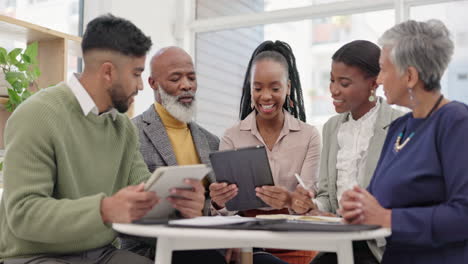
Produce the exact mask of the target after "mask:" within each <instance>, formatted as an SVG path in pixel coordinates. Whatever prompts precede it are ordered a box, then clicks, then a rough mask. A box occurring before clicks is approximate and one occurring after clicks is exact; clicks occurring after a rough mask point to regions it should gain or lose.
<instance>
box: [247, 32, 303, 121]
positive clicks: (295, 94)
mask: <svg viewBox="0 0 468 264" xmlns="http://www.w3.org/2000/svg"><path fill="white" fill-rule="evenodd" d="M265 51H272V52H273V53H267V54H266V53H262V52H265ZM261 53H262V54H261ZM274 53H279V54H280V55H281V56H282V57H283V58H284V60H285V61H286V63H287V65H284V66H285V67H287V69H288V78H289V80H290V82H291V92H290V96H289V97H290V100H291V101H292V103H293V107H290V105H289V101H288V100H286V101H285V102H284V105H283V108H284V109H286V111H288V112H289V113H291V115H293V116H294V117H295V118H298V119H300V120H301V121H303V122H305V121H306V114H305V109H304V100H303V95H302V87H301V80H300V78H299V73H298V71H297V66H296V58H295V57H294V54H293V52H292V49H291V47H290V46H289V44H287V43H286V42H283V41H279V40H277V41H275V42H273V41H271V40H267V41H264V42H263V43H261V44H260V45H259V46H258V47H257V48H256V49H255V50H254V52H253V54H252V57H251V58H250V61H249V64H248V66H247V70H246V73H245V79H244V84H243V87H242V97H241V103H240V113H239V117H240V119H241V120H244V118H246V117H247V116H248V115H249V114H250V113H251V112H252V111H253V110H252V108H251V100H252V97H251V93H250V91H251V84H250V79H251V76H250V74H251V70H252V65H253V64H254V63H255V62H256V61H257V59H259V60H261V59H264V58H271V59H273V60H275V61H278V62H279V63H281V64H283V63H282V60H278V58H276V57H275V56H274V55H272V54H274ZM259 54H260V56H258V55H259ZM262 55H264V56H262Z"/></svg>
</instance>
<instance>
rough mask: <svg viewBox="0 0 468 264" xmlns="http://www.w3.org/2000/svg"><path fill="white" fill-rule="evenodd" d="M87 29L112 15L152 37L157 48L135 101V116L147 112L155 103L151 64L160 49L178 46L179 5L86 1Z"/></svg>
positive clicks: (164, 0)
mask: <svg viewBox="0 0 468 264" xmlns="http://www.w3.org/2000/svg"><path fill="white" fill-rule="evenodd" d="M84 2H85V7H84V23H85V25H86V24H87V23H88V22H89V21H90V20H91V19H93V18H95V17H97V16H99V15H102V14H106V13H112V14H113V15H115V16H120V17H123V18H126V19H128V20H131V21H132V22H133V23H134V24H135V25H136V26H137V27H139V28H140V29H141V30H142V31H143V32H144V33H145V34H146V35H148V36H150V37H151V40H152V41H153V48H152V50H151V51H150V52H149V54H148V57H147V59H146V69H145V72H144V73H143V82H144V84H145V88H144V89H143V91H141V92H139V93H138V95H137V96H136V98H135V109H134V114H135V115H138V114H140V113H141V112H143V111H145V110H146V109H147V108H148V107H149V105H150V104H152V103H153V102H154V97H153V90H152V89H151V87H150V86H149V85H148V81H147V80H148V76H149V60H150V58H151V56H152V55H153V54H154V53H155V52H156V51H157V50H158V49H160V48H162V47H165V46H171V45H176V39H175V37H174V24H175V21H176V12H177V8H176V4H177V1H173V0H137V1H133V2H132V1H128V0H98V1H96V0H84Z"/></svg>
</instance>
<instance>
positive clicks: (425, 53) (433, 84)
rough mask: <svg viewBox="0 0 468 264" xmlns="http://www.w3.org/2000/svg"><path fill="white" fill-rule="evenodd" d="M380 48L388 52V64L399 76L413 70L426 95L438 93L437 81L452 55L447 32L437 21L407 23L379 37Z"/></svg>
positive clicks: (452, 46) (438, 81)
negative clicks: (388, 49) (390, 63)
mask: <svg viewBox="0 0 468 264" xmlns="http://www.w3.org/2000/svg"><path fill="white" fill-rule="evenodd" d="M378 42H379V44H380V45H381V46H383V47H384V48H385V47H388V48H390V60H391V62H392V63H393V64H394V65H395V67H396V68H397V70H398V71H399V72H400V74H403V72H404V71H405V70H406V69H408V67H410V66H413V67H415V68H416V69H417V71H418V73H419V78H420V79H421V80H422V81H423V83H424V89H425V90H426V91H433V90H439V89H440V79H441V78H442V75H443V74H444V71H445V70H446V69H447V66H448V64H449V62H450V59H451V58H452V55H453V49H454V45H453V42H452V40H451V39H450V32H449V31H448V29H447V27H446V26H445V25H444V24H443V23H442V21H440V20H436V19H431V20H429V21H427V22H417V21H414V20H408V21H405V22H403V23H400V24H398V25H395V26H394V27H392V28H390V29H389V30H387V31H385V33H384V34H383V35H382V37H380V39H379V41H378Z"/></svg>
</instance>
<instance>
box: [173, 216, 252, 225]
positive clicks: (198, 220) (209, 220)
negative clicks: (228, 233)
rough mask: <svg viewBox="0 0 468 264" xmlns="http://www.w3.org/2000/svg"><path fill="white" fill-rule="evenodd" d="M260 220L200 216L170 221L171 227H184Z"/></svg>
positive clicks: (239, 217) (240, 217) (238, 217)
mask: <svg viewBox="0 0 468 264" xmlns="http://www.w3.org/2000/svg"><path fill="white" fill-rule="evenodd" d="M255 221H258V219H255V217H242V216H200V217H195V218H189V219H177V220H171V221H169V225H184V226H220V225H234V224H243V223H247V222H255Z"/></svg>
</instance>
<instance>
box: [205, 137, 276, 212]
mask: <svg viewBox="0 0 468 264" xmlns="http://www.w3.org/2000/svg"><path fill="white" fill-rule="evenodd" d="M210 160H211V165H212V167H213V171H214V174H215V177H216V181H217V182H227V183H229V184H232V183H234V184H236V185H237V187H238V188H239V192H238V194H237V196H236V197H234V198H233V199H232V200H230V201H228V202H227V203H226V208H227V209H228V210H229V211H243V210H248V209H257V208H262V207H269V206H268V205H267V204H266V203H264V202H263V201H262V200H261V199H260V198H258V197H257V196H256V195H255V188H256V187H260V186H264V185H274V182H273V177H272V175H271V169H270V163H269V162H268V156H267V153H266V150H265V147H264V146H253V147H247V148H240V149H233V150H223V151H218V152H213V153H211V154H210Z"/></svg>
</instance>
